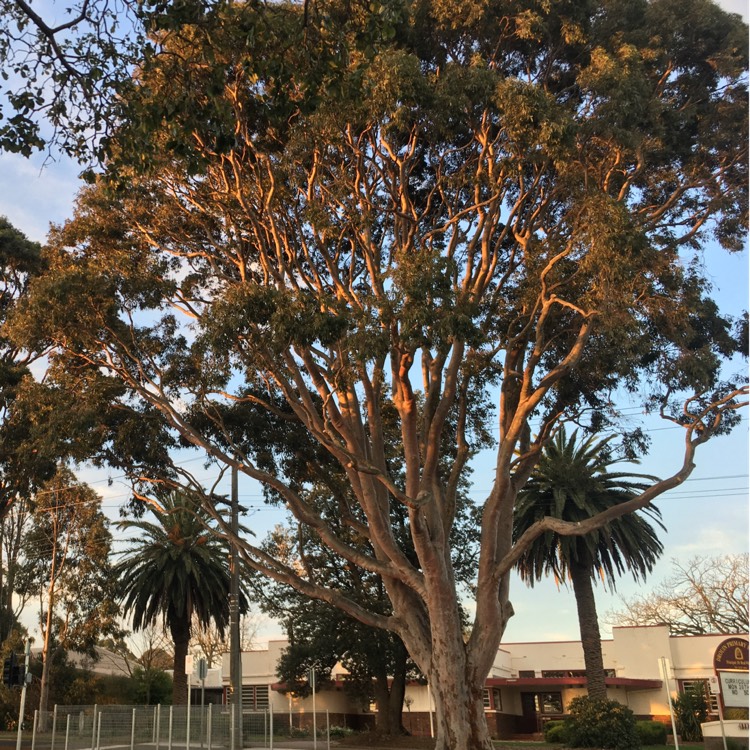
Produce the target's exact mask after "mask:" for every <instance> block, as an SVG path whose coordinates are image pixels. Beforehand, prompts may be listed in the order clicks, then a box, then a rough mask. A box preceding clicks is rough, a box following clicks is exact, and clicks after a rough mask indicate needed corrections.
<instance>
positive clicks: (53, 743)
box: [49, 703, 57, 750]
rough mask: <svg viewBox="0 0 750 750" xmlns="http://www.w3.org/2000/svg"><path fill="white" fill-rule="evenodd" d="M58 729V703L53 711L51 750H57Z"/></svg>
mask: <svg viewBox="0 0 750 750" xmlns="http://www.w3.org/2000/svg"><path fill="white" fill-rule="evenodd" d="M56 728H57V703H55V707H54V709H53V710H52V740H51V742H50V746H49V750H55V731H56Z"/></svg>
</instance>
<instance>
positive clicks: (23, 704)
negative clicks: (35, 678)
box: [16, 639, 31, 750]
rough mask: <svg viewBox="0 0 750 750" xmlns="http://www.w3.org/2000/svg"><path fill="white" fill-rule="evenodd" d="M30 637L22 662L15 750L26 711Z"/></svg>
mask: <svg viewBox="0 0 750 750" xmlns="http://www.w3.org/2000/svg"><path fill="white" fill-rule="evenodd" d="M30 662H31V639H29V640H27V641H26V654H25V659H24V663H23V687H22V688H21V706H20V708H19V709H18V736H17V737H16V750H21V736H22V734H23V716H24V713H25V712H26V686H27V685H28V684H29V681H30V678H31V672H29V666H30Z"/></svg>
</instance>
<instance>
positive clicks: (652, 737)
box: [635, 721, 667, 745]
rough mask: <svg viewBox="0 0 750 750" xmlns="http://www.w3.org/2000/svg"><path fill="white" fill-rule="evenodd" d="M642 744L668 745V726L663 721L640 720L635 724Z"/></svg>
mask: <svg viewBox="0 0 750 750" xmlns="http://www.w3.org/2000/svg"><path fill="white" fill-rule="evenodd" d="M635 728H636V730H637V731H638V737H639V738H640V741H641V745H666V744H667V726H666V724H664V723H663V722H661V721H638V722H636V725H635Z"/></svg>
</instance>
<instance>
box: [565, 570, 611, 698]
mask: <svg viewBox="0 0 750 750" xmlns="http://www.w3.org/2000/svg"><path fill="white" fill-rule="evenodd" d="M570 577H571V580H572V582H573V592H574V594H575V597H576V607H577V608H578V623H579V627H580V630H581V646H582V647H583V662H584V666H585V667H586V688H587V691H588V696H589V698H591V699H592V700H606V699H607V685H606V683H605V680H604V660H603V657H602V639H601V635H600V633H599V618H598V617H597V614H596V600H595V598H594V585H593V582H592V580H591V566H590V565H586V564H581V563H578V562H571V564H570Z"/></svg>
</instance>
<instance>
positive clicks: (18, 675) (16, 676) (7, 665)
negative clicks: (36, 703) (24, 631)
mask: <svg viewBox="0 0 750 750" xmlns="http://www.w3.org/2000/svg"><path fill="white" fill-rule="evenodd" d="M25 679H26V670H25V669H24V665H23V664H19V662H18V657H17V656H16V655H15V654H11V655H10V656H9V657H8V658H7V659H6V660H5V661H4V662H3V684H5V685H7V686H8V687H13V686H14V685H23V682H24V680H25Z"/></svg>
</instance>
